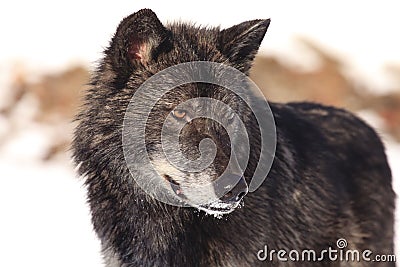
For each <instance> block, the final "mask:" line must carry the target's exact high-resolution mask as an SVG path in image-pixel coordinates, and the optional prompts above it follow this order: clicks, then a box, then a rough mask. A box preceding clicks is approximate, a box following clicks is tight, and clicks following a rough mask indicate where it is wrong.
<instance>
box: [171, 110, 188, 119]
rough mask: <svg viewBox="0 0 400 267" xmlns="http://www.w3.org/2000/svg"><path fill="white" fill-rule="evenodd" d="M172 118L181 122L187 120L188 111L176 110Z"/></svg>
mask: <svg viewBox="0 0 400 267" xmlns="http://www.w3.org/2000/svg"><path fill="white" fill-rule="evenodd" d="M172 116H174V117H175V118H177V119H179V120H181V119H183V118H185V116H186V111H185V110H183V109H175V110H173V111H172Z"/></svg>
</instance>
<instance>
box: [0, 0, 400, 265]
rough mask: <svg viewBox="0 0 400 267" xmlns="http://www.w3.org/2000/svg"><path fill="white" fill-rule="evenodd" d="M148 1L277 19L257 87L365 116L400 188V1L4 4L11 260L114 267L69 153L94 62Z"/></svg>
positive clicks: (4, 182) (168, 16)
mask: <svg viewBox="0 0 400 267" xmlns="http://www.w3.org/2000/svg"><path fill="white" fill-rule="evenodd" d="M145 7H146V8H151V9H153V11H155V12H156V13H157V15H158V16H159V18H160V19H161V21H163V22H168V21H174V20H177V19H180V20H182V21H192V22H196V24H202V25H213V26H217V25H220V26H221V27H222V28H224V27H229V26H232V25H234V24H237V23H240V22H242V21H245V20H251V19H259V18H271V19H272V23H271V25H270V28H269V30H268V33H267V35H266V38H265V40H264V42H263V44H262V47H261V52H260V56H259V57H258V58H257V61H256V64H255V70H254V72H253V73H252V75H253V76H252V77H253V78H254V80H255V81H256V83H257V84H258V85H259V86H260V87H261V88H262V89H263V90H264V92H265V94H266V95H267V96H268V97H270V99H272V100H274V101H287V100H311V101H318V102H323V103H325V104H333V105H337V106H342V107H345V108H348V109H350V110H352V111H354V112H357V113H358V114H359V115H360V116H362V117H363V118H364V119H366V120H367V121H368V122H370V123H371V124H372V125H373V126H374V127H375V128H376V129H377V131H378V132H379V133H380V135H381V136H382V137H383V139H384V141H385V144H386V148H387V154H388V157H389V160H390V164H391V167H392V172H393V176H394V188H395V190H396V191H397V193H398V194H399V193H400V168H399V162H400V144H399V140H400V49H399V47H400V35H399V34H398V33H399V30H398V29H399V27H400V2H399V1H394V0H393V1H385V0H383V1H379V2H378V1H368V2H367V1H343V0H336V1H329V2H327V1H317V0H309V1H301V2H300V1H266V0H264V1H242V2H240V1H239V2H232V1H215V0H214V1H209V0H202V1H199V2H193V1H192V2H189V1H175V0H174V1H118V2H116V1H114V2H113V3H111V2H98V1H76V0H70V1H57V2H56V1H44V0H39V1H19V0H16V1H12V2H8V3H5V2H3V3H1V4H0V33H1V46H0V47H1V49H0V177H1V178H0V212H1V220H0V265H1V266H41V267H45V266H94V267H95V266H102V260H101V256H100V252H99V251H100V246H99V241H98V240H97V239H96V236H95V234H94V233H93V230H92V227H91V223H90V217H89V211H88V208H87V206H86V204H85V201H86V200H85V190H84V188H83V186H82V181H81V180H79V179H78V178H77V177H76V175H75V173H74V169H73V166H72V164H71V162H70V159H69V152H66V151H67V149H68V143H69V141H70V139H71V133H72V129H73V124H72V123H70V121H71V118H72V116H73V113H74V112H76V109H77V107H78V106H79V96H80V95H81V94H82V93H79V92H82V91H83V90H84V89H85V86H84V84H85V83H86V82H87V79H88V69H89V70H90V69H91V68H93V66H94V63H95V62H96V60H98V59H99V58H100V57H101V55H102V50H103V49H104V47H106V46H107V45H108V42H109V40H110V38H111V36H112V35H113V33H114V31H115V29H116V27H117V25H118V23H119V21H120V20H121V19H122V18H123V17H125V16H127V15H129V14H131V13H133V12H135V11H137V10H139V9H141V8H145ZM399 219H400V217H399V216H398V215H397V220H399ZM397 229H399V224H398V223H397V224H396V230H397ZM399 230H400V229H399ZM396 243H397V244H400V239H399V237H396ZM399 247H400V246H398V247H397V249H396V251H397V256H398V257H399V258H400V250H399Z"/></svg>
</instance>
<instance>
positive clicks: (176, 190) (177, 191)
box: [164, 174, 184, 197]
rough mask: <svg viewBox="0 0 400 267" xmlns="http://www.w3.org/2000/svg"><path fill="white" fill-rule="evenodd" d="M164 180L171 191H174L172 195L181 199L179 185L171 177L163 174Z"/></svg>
mask: <svg viewBox="0 0 400 267" xmlns="http://www.w3.org/2000/svg"><path fill="white" fill-rule="evenodd" d="M164 179H165V180H167V182H168V183H169V185H170V186H171V189H172V191H174V193H175V194H176V195H177V196H180V197H183V196H184V195H183V191H182V189H181V186H180V184H179V183H178V182H177V181H175V180H174V179H173V178H172V177H171V176H169V175H168V174H164Z"/></svg>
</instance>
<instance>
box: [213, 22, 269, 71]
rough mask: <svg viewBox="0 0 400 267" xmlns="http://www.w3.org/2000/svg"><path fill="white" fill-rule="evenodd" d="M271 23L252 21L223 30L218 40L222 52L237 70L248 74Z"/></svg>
mask: <svg viewBox="0 0 400 267" xmlns="http://www.w3.org/2000/svg"><path fill="white" fill-rule="evenodd" d="M270 21H271V20H270V19H267V20H251V21H246V22H243V23H240V24H238V25H235V26H232V27H230V28H228V29H225V30H222V31H221V32H220V35H219V40H218V45H219V49H220V51H221V52H222V53H223V54H224V55H225V56H226V57H228V59H229V60H230V62H232V63H233V64H234V65H235V67H236V68H237V69H239V70H240V71H242V72H244V73H246V74H247V73H248V71H249V69H250V67H251V63H252V61H253V59H254V57H255V55H256V54H257V51H258V48H259V47H260V44H261V41H262V40H263V38H264V35H265V33H266V32H267V29H268V26H269V23H270Z"/></svg>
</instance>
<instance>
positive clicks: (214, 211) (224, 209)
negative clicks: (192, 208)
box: [197, 201, 242, 218]
mask: <svg viewBox="0 0 400 267" xmlns="http://www.w3.org/2000/svg"><path fill="white" fill-rule="evenodd" d="M240 203H242V201H238V202H231V203H226V202H222V201H215V202H211V203H209V204H206V205H200V206H198V207H197V208H198V209H199V210H202V211H204V212H205V213H207V214H209V215H214V216H215V217H217V218H221V217H222V215H224V214H229V213H231V212H233V211H234V210H235V209H236V208H237V207H238V206H240Z"/></svg>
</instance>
